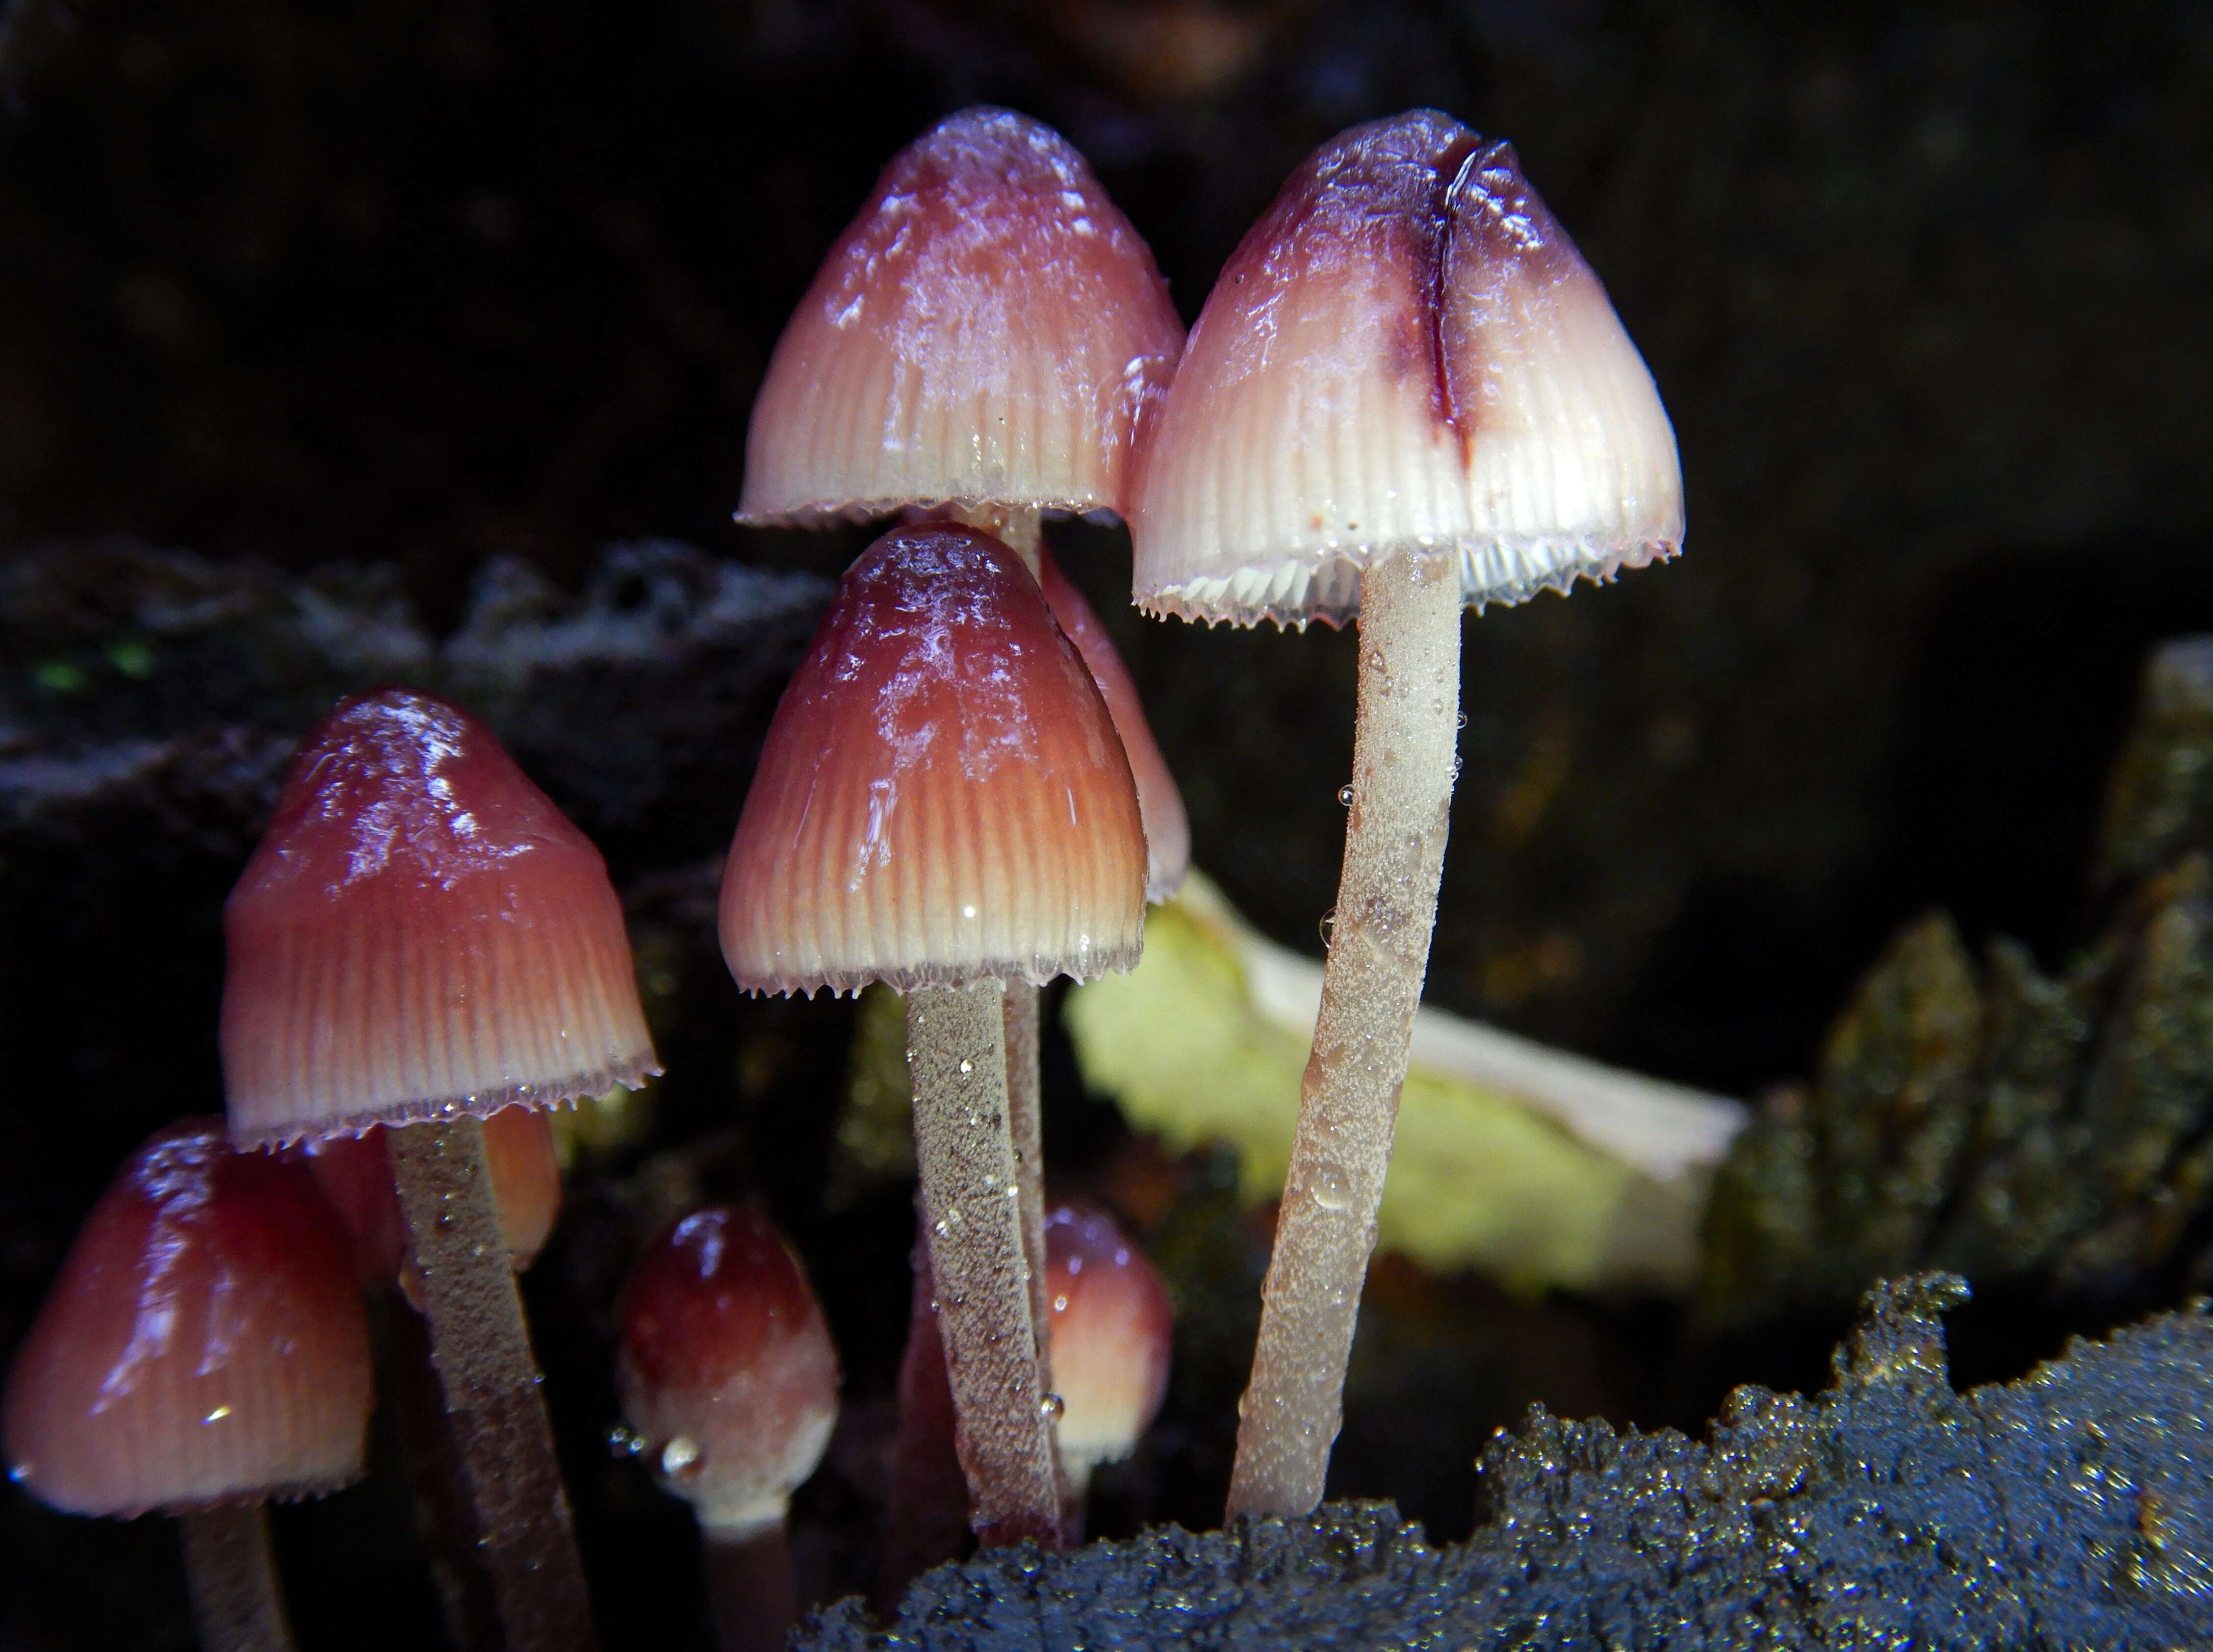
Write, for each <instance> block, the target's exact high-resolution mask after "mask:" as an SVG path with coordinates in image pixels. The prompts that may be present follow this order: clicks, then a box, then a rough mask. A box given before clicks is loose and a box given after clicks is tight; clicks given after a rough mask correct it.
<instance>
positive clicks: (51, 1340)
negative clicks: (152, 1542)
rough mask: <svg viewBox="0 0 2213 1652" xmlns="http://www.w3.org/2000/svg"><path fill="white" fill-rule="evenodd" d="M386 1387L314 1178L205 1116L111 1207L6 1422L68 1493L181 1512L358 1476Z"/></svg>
mask: <svg viewBox="0 0 2213 1652" xmlns="http://www.w3.org/2000/svg"><path fill="white" fill-rule="evenodd" d="M370 1403H371V1394H370V1378H369V1331H368V1326H367V1322H366V1320H365V1319H364V1317H363V1312H362V1304H361V1293H360V1290H359V1289H357V1286H356V1285H355V1283H354V1277H353V1272H352V1270H351V1267H350V1266H349V1265H348V1263H347V1259H346V1255H345V1251H344V1245H343V1242H342V1241H340V1239H339V1237H338V1233H337V1231H336V1228H335V1225H334V1223H333V1222H332V1216H331V1213H330V1211H329V1210H328V1208H327V1207H326V1205H325V1204H324V1203H323V1201H322V1199H321V1197H320V1195H319V1194H318V1193H317V1192H316V1191H315V1186H314V1182H313V1180H310V1178H309V1177H308V1173H307V1171H306V1170H305V1168H303V1167H302V1166H301V1164H300V1163H299V1162H298V1161H297V1160H296V1159H295V1158H290V1157H279V1156H276V1155H271V1154H266V1153H254V1152H247V1153H241V1152H239V1151H237V1150H235V1149H233V1148H232V1147H231V1146H230V1145H229V1143H228V1142H227V1141H225V1139H224V1137H223V1121H222V1120H221V1119H192V1120H188V1121H186V1123H184V1124H180V1125H174V1126H173V1127H172V1128H170V1129H168V1130H166V1131H162V1133H161V1134H160V1135H158V1136H155V1137H154V1138H153V1139H152V1140H151V1141H149V1142H148V1143H146V1145H145V1146H143V1148H141V1149H139V1150H138V1152H137V1154H136V1155H134V1156H133V1157H132V1158H131V1160H130V1161H129V1162H128V1163H126V1164H125V1166H124V1167H123V1169H122V1171H121V1173H119V1175H118V1176H117V1177H116V1180H115V1182H114V1185H113V1186H111V1187H110V1188H109V1189H108V1190H107V1192H106V1193H105V1194H104V1195H103V1196H102V1197H101V1200H100V1203H99V1204H96V1205H94V1207H93V1211H92V1214H91V1216H89V1217H88V1218H87V1220H86V1222H85V1224H84V1228H83V1229H82V1231H81V1232H80V1233H79V1234H77V1238H76V1244H75V1245H74V1246H73V1247H71V1249H70V1253H69V1258H68V1259H67V1260H66V1261H65V1262H64V1264H63V1265H62V1271H61V1276H60V1277H59V1278H58V1279H57V1280H56V1281H55V1283H54V1288H53V1290H52V1294H51V1295H48V1297H47V1298H46V1306H45V1307H44V1308H42V1309H40V1314H39V1317H38V1319H37V1320H36V1321H35V1322H34V1324H33V1325H32V1326H31V1332H30V1335H29V1336H28V1337H27V1338H24V1341H23V1345H22V1347H21V1350H20V1351H19V1352H18V1353H17V1354H16V1356H15V1370H14V1372H13V1374H12V1375H11V1376H10V1377H9V1384H8V1394H7V1401H6V1406H5V1411H4V1416H0V1435H4V1438H5V1443H6V1448H7V1454H8V1461H9V1473H10V1475H11V1476H12V1478H14V1479H15V1481H16V1482H17V1483H18V1484H21V1485H22V1486H23V1487H24V1488H25V1489H26V1490H28V1491H29V1492H31V1494H32V1495H33V1496H34V1497H38V1498H39V1499H40V1501H42V1502H45V1503H50V1504H52V1506H53V1507H55V1508H57V1509H65V1510H67V1511H69V1512H70V1513H71V1514H79V1515H140V1514H144V1513H147V1512H149V1511H150V1510H155V1509H160V1510H163V1511H166V1512H170V1513H179V1512H182V1511H185V1510H187V1509H201V1508H210V1507H214V1506H216V1505H220V1504H223V1503H253V1502H259V1501H260V1500H262V1499H264V1498H269V1497H308V1496H316V1495H320V1494H321V1493H323V1492H326V1491H331V1490H336V1489H337V1488H338V1487H339V1486H341V1485H344V1484H348V1483H350V1482H351V1481H353V1480H356V1479H357V1478H360V1476H361V1472H362V1454H363V1447H364V1444H365V1442H366V1437H367V1434H368V1428H369V1406H370Z"/></svg>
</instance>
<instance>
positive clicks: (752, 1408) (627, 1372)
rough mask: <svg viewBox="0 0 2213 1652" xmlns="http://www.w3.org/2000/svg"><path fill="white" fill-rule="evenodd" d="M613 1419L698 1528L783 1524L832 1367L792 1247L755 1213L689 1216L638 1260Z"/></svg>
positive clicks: (818, 1429) (833, 1407)
mask: <svg viewBox="0 0 2213 1652" xmlns="http://www.w3.org/2000/svg"><path fill="white" fill-rule="evenodd" d="M616 1315H617V1320H618V1322H619V1329H620V1332H621V1337H622V1344H621V1350H620V1353H619V1356H618V1359H617V1363H616V1367H615V1382H616V1387H617V1390H618V1392H619V1394H620V1395H621V1399H622V1408H623V1415H624V1417H625V1418H627V1419H628V1421H629V1423H630V1426H631V1429H634V1430H635V1431H636V1432H637V1435H638V1436H639V1437H640V1439H641V1440H642V1442H643V1445H644V1448H645V1449H646V1450H647V1451H648V1453H649V1454H650V1456H651V1460H652V1461H653V1464H654V1466H655V1470H656V1472H658V1474H659V1476H660V1478H661V1483H662V1484H664V1485H666V1486H667V1487H668V1489H669V1490H671V1491H674V1493H676V1494H677V1495H678V1496H679V1497H683V1498H685V1499H686V1501H688V1502H690V1503H692V1504H693V1505H694V1506H696V1507H697V1509H698V1512H699V1519H700V1521H701V1523H702V1524H704V1525H707V1526H710V1527H715V1528H717V1529H718V1530H721V1531H722V1532H724V1533H741V1532H743V1531H745V1530H747V1529H749V1528H751V1527H758V1526H761V1525H765V1524H769V1523H771V1522H773V1521H779V1520H781V1519H783V1512H784V1505H785V1503H786V1501H787V1500H788V1499H789V1497H790V1496H791V1494H792V1492H793V1491H794V1490H796V1489H797V1488H798V1487H799V1486H800V1484H802V1482H804V1481H805V1480H806V1478H807V1477H808V1475H810V1474H812V1473H813V1472H814V1467H815V1465H816V1464H817V1463H819V1462H820V1461H821V1460H822V1452H823V1449H824V1448H825V1447H826V1446H827V1445H828V1443H829V1440H830V1429H831V1426H832V1423H835V1422H836V1421H837V1417H838V1355H837V1350H835V1349H834V1348H833V1347H832V1345H831V1342H830V1331H829V1327H828V1326H826V1324H825V1323H824V1321H823V1319H822V1309H821V1307H820V1304H819V1303H817V1302H816V1301H815V1300H814V1290H813V1289H812V1288H811V1287H810V1286H809V1285H808V1283H807V1274H806V1271H805V1270H804V1269H803V1268H802V1266H801V1265H800V1262H799V1259H798V1258H797V1257H796V1256H795V1255H794V1254H793V1253H792V1251H791V1247H789V1245H787V1244H785V1243H784V1241H783V1236H782V1235H781V1234H778V1233H777V1231H776V1229H775V1228H773V1227H771V1225H770V1224H769V1222H768V1220H767V1219H766V1218H765V1217H764V1216H761V1215H760V1214H759V1212H757V1211H754V1210H747V1209H742V1208H739V1207H736V1206H732V1205H723V1204H715V1205H709V1206H707V1207H705V1208H704V1209H703V1210H695V1211H693V1212H692V1214H691V1215H690V1216H686V1217H685V1218H684V1219H683V1220H682V1221H680V1222H677V1223H676V1225H675V1226H674V1227H673V1228H669V1229H668V1232H666V1233H664V1234H661V1237H660V1238H659V1239H657V1240H655V1241H654V1243H653V1244H652V1245H651V1246H650V1247H649V1248H648V1249H647V1251H646V1253H645V1254H644V1255H643V1257H641V1258H639V1259H638V1263H637V1266H636V1267H635V1268H633V1269H632V1270H631V1276H630V1279H629V1281H628V1282H627V1283H625V1285H624V1287H623V1292H622V1297H621V1300H620V1301H619V1302H618V1304H617V1305H616Z"/></svg>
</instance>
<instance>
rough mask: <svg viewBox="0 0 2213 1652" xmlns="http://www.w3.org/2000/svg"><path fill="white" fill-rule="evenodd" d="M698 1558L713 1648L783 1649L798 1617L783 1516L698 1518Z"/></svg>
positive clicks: (727, 1651)
mask: <svg viewBox="0 0 2213 1652" xmlns="http://www.w3.org/2000/svg"><path fill="white" fill-rule="evenodd" d="M699 1560H700V1564H701V1565H702V1566H703V1567H704V1569H705V1571H706V1574H707V1609H708V1612H709V1613H710V1615H711V1616H712V1617H713V1618H714V1622H715V1645H716V1652H782V1649H783V1643H784V1642H785V1640H786V1639H787V1638H789V1636H790V1633H791V1625H792V1623H793V1621H794V1620H795V1619H796V1618H797V1617H798V1616H799V1592H798V1589H797V1588H796V1586H795V1585H794V1583H793V1582H792V1576H791V1543H790V1540H789V1538H788V1536H787V1535H786V1533H785V1527H784V1522H783V1521H781V1520H776V1521H762V1522H756V1523H753V1524H749V1525H745V1526H710V1525H709V1524H707V1522H705V1521H701V1522H700V1523H699Z"/></svg>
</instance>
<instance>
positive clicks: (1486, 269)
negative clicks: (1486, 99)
mask: <svg viewBox="0 0 2213 1652" xmlns="http://www.w3.org/2000/svg"><path fill="white" fill-rule="evenodd" d="M1451 200H1452V215H1451V216H1452V223H1453V235H1452V239H1451V242H1450V245H1449V248H1448V255H1447V281H1446V283H1445V289H1444V290H1445V293H1446V302H1445V306H1444V309H1443V313H1442V329H1443V337H1444V339H1445V361H1446V365H1447V369H1448V375H1449V378H1450V381H1451V384H1452V394H1453V399H1454V405H1455V406H1456V407H1458V408H1459V409H1460V413H1461V422H1462V438H1463V440H1464V442H1466V450H1467V475H1468V493H1469V513H1470V516H1471V518H1472V523H1473V528H1472V535H1471V543H1472V545H1473V546H1487V547H1493V548H1497V549H1498V550H1501V551H1507V552H1518V553H1519V556H1518V560H1517V561H1515V562H1514V563H1513V564H1510V565H1509V566H1508V567H1506V568H1504V569H1503V570H1501V571H1500V575H1499V579H1498V582H1499V583H1500V584H1501V585H1506V584H1511V583H1513V582H1515V580H1516V579H1518V580H1520V581H1521V582H1524V583H1532V584H1541V583H1544V582H1545V576H1547V575H1548V574H1558V575H1560V576H1563V578H1566V577H1572V576H1574V575H1575V574H1576V573H1579V572H1590V571H1611V570H1613V568H1616V567H1638V566H1641V565H1643V564H1645V563H1647V562H1649V561H1650V560H1651V559H1652V558H1654V557H1655V556H1667V555H1670V554H1672V553H1673V552H1674V551H1675V550H1676V549H1678V548H1679V547H1680V546H1681V544H1682V539H1683V495H1682V481H1681V465H1680V460H1679V458H1678V456H1677V454H1676V450H1675V433H1674V430H1673V426H1672V425H1670V424H1669V423H1668V421H1667V413H1666V411H1664V410H1663V409H1662V408H1661V405H1660V393H1659V391H1658V390H1657V388H1656V387H1655V386H1654V384H1653V382H1652V375H1651V373H1650V371H1649V369H1647V368H1646V367H1645V365H1644V360H1643V357H1641V356H1639V355H1638V354H1637V347H1636V345H1634V344H1631V342H1630V339H1629V335H1628V333H1627V332H1625V331H1624V330H1623V328H1622V325H1621V321H1620V318H1619V317H1618V316H1617V315H1616V314H1614V310H1613V304H1612V303H1611V302H1609V301H1608V300H1607V298H1606V290H1605V288H1604V287H1602V286H1601V285H1600V283H1599V279H1598V277H1597V276H1596V275H1594V273H1593V272H1592V271H1591V268H1590V266H1589V265H1588V264H1586V263H1585V262H1584V261H1583V259H1582V256H1581V254H1579V253H1577V252H1576V248H1575V246H1574V243H1573V242H1571V241H1570V240H1569V239H1568V235H1567V232H1566V231H1565V230H1564V229H1561V227H1560V225H1559V223H1558V220H1557V219H1555V218H1554V217H1553V216H1552V212H1551V211H1550V210H1549V209H1547V208H1546V206H1545V203H1544V202H1543V201H1542V200H1541V199H1540V198H1539V197H1538V195H1537V192H1536V191H1535V190H1533V189H1532V188H1531V187H1530V186H1529V184H1528V181H1527V179H1525V178H1524V177H1523V176H1522V174H1521V165H1520V162H1518V160H1517V159H1516V158H1515V153H1514V147H1513V145H1512V144H1510V143H1492V144H1489V145H1486V146H1485V147H1484V148H1483V149H1478V151H1476V152H1475V153H1474V154H1472V155H1470V156H1469V157H1468V158H1467V160H1466V162H1465V163H1464V164H1463V165H1462V167H1461V168H1460V175H1459V176H1458V177H1457V178H1456V179H1455V180H1454V183H1453V186H1452V194H1451ZM1579 564H1580V565H1579ZM1485 594H1488V593H1487V592H1486V593H1485Z"/></svg>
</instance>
